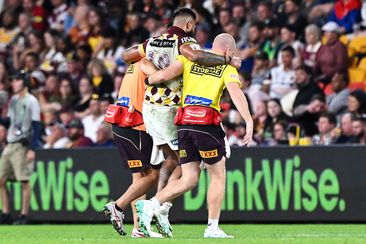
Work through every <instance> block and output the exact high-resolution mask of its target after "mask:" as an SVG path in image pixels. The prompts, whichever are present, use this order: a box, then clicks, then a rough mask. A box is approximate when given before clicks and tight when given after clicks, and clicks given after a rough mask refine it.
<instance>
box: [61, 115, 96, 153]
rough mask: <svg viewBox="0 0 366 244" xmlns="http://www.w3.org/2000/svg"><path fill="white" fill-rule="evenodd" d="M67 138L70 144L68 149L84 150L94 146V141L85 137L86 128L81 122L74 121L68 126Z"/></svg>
mask: <svg viewBox="0 0 366 244" xmlns="http://www.w3.org/2000/svg"><path fill="white" fill-rule="evenodd" d="M66 128H67V136H68V138H69V140H70V143H69V144H67V145H66V147H67V148H83V147H91V146H93V141H92V140H90V138H88V137H85V136H84V126H83V123H82V122H81V120H79V119H73V120H71V121H70V122H69V123H68V124H67V126H66Z"/></svg>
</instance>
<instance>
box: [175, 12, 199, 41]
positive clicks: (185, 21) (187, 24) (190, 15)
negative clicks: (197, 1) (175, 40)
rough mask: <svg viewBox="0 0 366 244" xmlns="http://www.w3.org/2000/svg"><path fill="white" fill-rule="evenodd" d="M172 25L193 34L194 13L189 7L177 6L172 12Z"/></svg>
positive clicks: (194, 27) (194, 26)
mask: <svg viewBox="0 0 366 244" xmlns="http://www.w3.org/2000/svg"><path fill="white" fill-rule="evenodd" d="M173 25H174V26H177V27H179V28H181V29H183V30H184V31H185V32H186V33H187V34H188V35H189V36H193V34H194V32H195V29H196V14H195V13H194V12H193V11H192V10H191V9H189V8H179V9H178V10H176V11H175V12H174V15H173Z"/></svg>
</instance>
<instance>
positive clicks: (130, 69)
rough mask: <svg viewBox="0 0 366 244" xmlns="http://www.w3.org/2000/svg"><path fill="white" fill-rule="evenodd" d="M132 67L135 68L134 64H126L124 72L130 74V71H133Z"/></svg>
mask: <svg viewBox="0 0 366 244" xmlns="http://www.w3.org/2000/svg"><path fill="white" fill-rule="evenodd" d="M134 69H135V65H133V64H131V65H130V66H128V69H127V71H126V73H127V74H131V73H133V70H134Z"/></svg>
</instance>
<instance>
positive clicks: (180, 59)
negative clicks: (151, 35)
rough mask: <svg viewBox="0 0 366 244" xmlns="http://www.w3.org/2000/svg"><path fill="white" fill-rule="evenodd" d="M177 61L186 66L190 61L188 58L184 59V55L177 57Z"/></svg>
mask: <svg viewBox="0 0 366 244" xmlns="http://www.w3.org/2000/svg"><path fill="white" fill-rule="evenodd" d="M177 60H178V61H179V62H181V63H182V64H183V65H185V64H186V62H187V61H188V60H187V58H186V57H184V56H183V55H178V56H177Z"/></svg>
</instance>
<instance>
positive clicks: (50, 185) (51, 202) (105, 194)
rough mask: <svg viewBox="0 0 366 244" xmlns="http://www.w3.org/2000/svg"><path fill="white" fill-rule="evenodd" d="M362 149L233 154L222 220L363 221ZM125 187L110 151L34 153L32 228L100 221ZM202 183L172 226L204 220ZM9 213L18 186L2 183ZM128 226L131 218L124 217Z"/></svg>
mask: <svg viewBox="0 0 366 244" xmlns="http://www.w3.org/2000/svg"><path fill="white" fill-rule="evenodd" d="M365 155H366V147H351V146H350V147H292V148H290V147H276V148H273V147H271V148H237V149H233V150H232V156H231V158H230V159H229V160H228V161H227V181H226V193H225V199H224V202H223V205H222V217H221V219H222V221H223V222H365V221H366V206H365V204H364V202H366V194H365V190H366V177H365V176H366V160H365V159H364V157H365ZM130 182H131V177H130V174H129V172H128V171H127V170H126V169H125V168H124V167H123V166H122V163H121V162H120V158H119V155H118V152H117V151H116V150H115V149H85V150H40V151H39V152H38V153H37V162H36V168H35V172H34V174H33V176H32V178H31V185H32V196H31V206H30V207H31V218H32V220H34V221H36V222H100V221H105V217H104V216H103V215H102V214H101V209H102V207H103V205H104V204H105V203H106V202H108V201H110V200H112V199H116V198H117V197H118V196H119V195H120V194H121V193H123V192H124V191H125V190H126V189H127V187H128V186H129V184H130ZM208 186H209V177H208V175H207V173H206V172H205V171H202V173H201V177H200V180H199V183H198V185H197V187H196V188H195V189H193V190H192V191H191V192H188V193H186V194H184V195H183V196H182V197H180V198H179V199H177V200H176V201H175V202H174V207H173V208H172V213H171V214H170V217H171V220H172V221H173V222H174V221H182V222H204V221H206V219H207V207H206V193H207V188H208ZM8 187H9V190H10V192H11V201H12V204H11V205H12V206H13V209H14V211H18V210H19V209H20V207H21V187H20V184H19V183H9V184H8ZM127 219H128V220H131V214H127Z"/></svg>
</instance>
